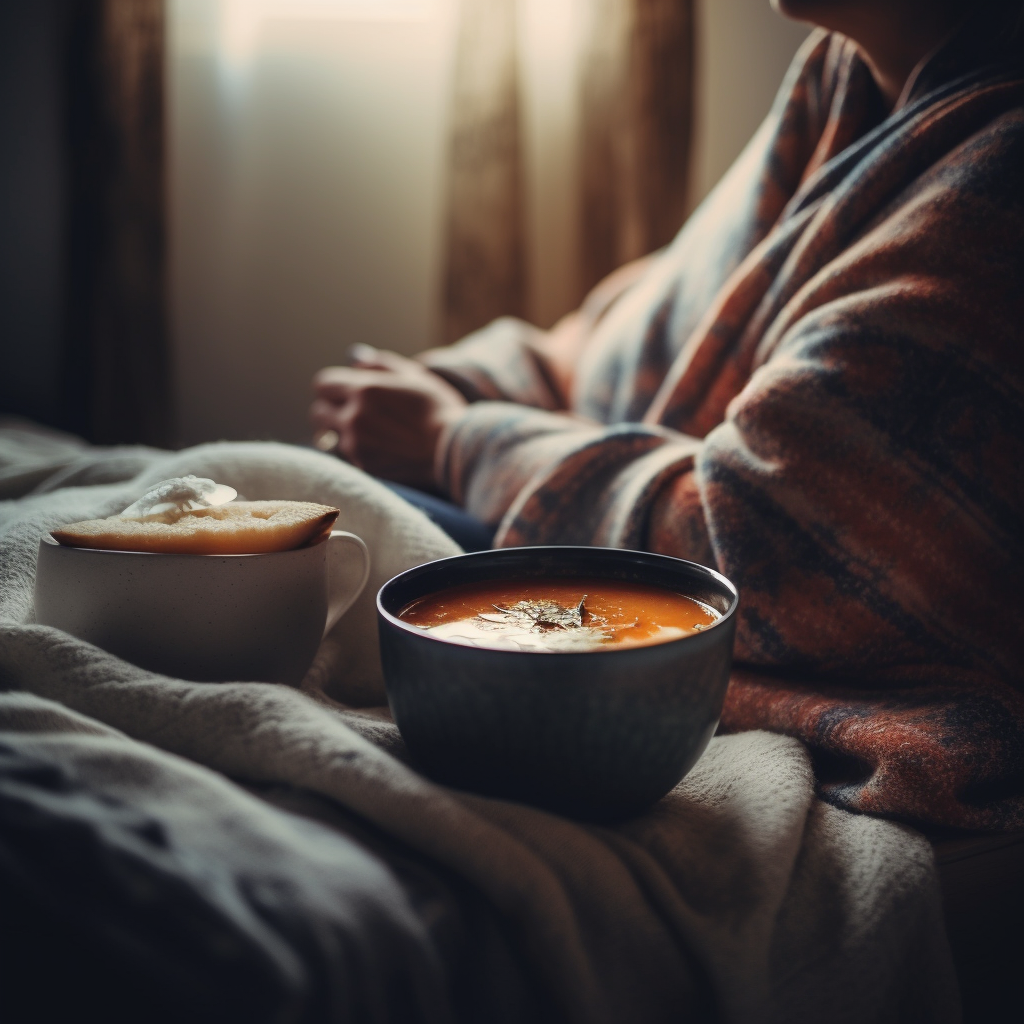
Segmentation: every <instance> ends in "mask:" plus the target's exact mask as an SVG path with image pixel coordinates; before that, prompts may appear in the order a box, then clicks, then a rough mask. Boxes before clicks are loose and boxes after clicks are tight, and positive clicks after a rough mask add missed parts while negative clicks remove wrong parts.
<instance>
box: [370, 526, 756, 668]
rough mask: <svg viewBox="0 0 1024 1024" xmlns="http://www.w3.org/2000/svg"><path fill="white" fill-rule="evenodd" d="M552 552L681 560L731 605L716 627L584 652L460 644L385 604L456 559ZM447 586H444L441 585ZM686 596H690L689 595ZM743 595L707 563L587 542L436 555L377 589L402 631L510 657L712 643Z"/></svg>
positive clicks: (618, 653)
mask: <svg viewBox="0 0 1024 1024" xmlns="http://www.w3.org/2000/svg"><path fill="white" fill-rule="evenodd" d="M551 551H565V552H570V551H572V552H584V551H585V552H593V553H597V554H598V555H599V556H600V555H606V554H612V555H617V556H619V557H623V558H626V557H629V556H633V557H639V558H641V559H652V560H655V561H664V562H667V563H678V564H680V565H685V566H687V568H688V570H689V571H693V570H696V571H697V574H698V575H705V576H708V577H710V578H711V579H713V580H714V581H715V582H716V583H717V584H718V585H719V586H720V587H722V589H723V590H724V591H725V592H726V593H727V594H728V595H729V598H730V604H729V608H728V609H727V610H726V611H725V612H723V613H722V615H721V618H720V619H718V621H717V622H715V623H714V624H713V625H712V626H710V627H709V628H707V629H704V630H701V631H700V632H696V633H690V634H688V635H687V636H681V637H677V638H676V639H674V640H665V641H663V642H661V643H658V644H645V645H641V646H640V647H628V648H617V649H612V650H600V649H597V650H580V651H545V650H525V651H512V650H508V649H505V648H500V647H477V646H475V645H468V644H460V643H459V642H458V641H456V640H451V639H448V638H447V637H440V636H434V635H433V634H430V633H427V632H425V631H424V630H422V629H420V628H419V627H417V626H414V625H412V624H411V623H409V622H406V621H405V620H404V619H402V618H399V617H398V616H397V615H394V614H392V613H391V612H389V611H388V610H387V609H386V608H385V607H384V596H385V594H384V592H385V591H386V590H388V588H390V587H391V586H392V584H396V585H397V584H399V583H400V582H401V581H404V580H406V579H408V578H410V577H415V576H418V575H421V574H422V575H425V574H426V573H428V572H430V571H432V570H434V569H435V568H436V567H439V566H442V565H449V564H452V563H455V562H461V561H466V560H470V559H479V558H481V557H483V556H487V555H492V556H493V555H498V557H501V552H509V553H511V552H516V553H519V554H524V553H526V554H528V553H531V552H538V553H539V552H551ZM440 589H444V588H440ZM683 596H686V595H685V594H684V595H683ZM739 604H740V595H739V588H738V587H737V586H736V584H735V583H733V582H732V580H730V579H729V578H728V577H727V576H723V575H722V574H721V573H720V572H718V570H717V569H711V568H709V567H708V566H706V565H701V564H700V563H699V562H691V561H689V560H688V559H685V558H676V557H674V556H673V555H662V554H659V553H657V552H654V551H636V550H633V549H632V548H609V547H597V546H589V545H584V544H534V545H529V546H524V547H514V548H490V549H488V550H486V551H467V552H464V553H463V554H461V555H449V556H448V557H447V558H436V559H433V560H432V561H430V562H424V563H422V564H421V565H414V566H412V567H411V568H409V569H406V570H404V571H403V572H400V573H398V574H397V575H395V576H392V577H391V579H389V580H388V581H387V582H386V583H384V585H383V586H382V587H381V588H380V589H379V590H378V591H377V599H376V605H377V614H378V615H379V616H381V618H383V619H384V620H385V621H386V622H387V623H388V624H389V625H392V626H395V627H397V628H399V629H400V630H402V632H404V633H408V634H410V635H411V636H416V637H420V638H422V639H424V640H430V641H433V642H434V643H439V644H445V645H446V646H448V647H457V648H462V649H465V650H475V651H486V652H487V654H490V655H497V656H501V655H508V656H510V657H513V658H515V657H522V656H523V655H528V656H530V657H557V658H565V657H572V656H583V657H590V656H591V655H603V656H604V657H605V658H614V657H619V658H628V657H630V656H631V655H633V654H634V653H635V652H636V651H638V650H646V649H648V648H650V647H673V646H675V645H676V644H684V643H690V645H691V646H694V645H695V644H696V643H701V642H704V643H708V642H710V641H708V639H707V638H709V637H713V636H715V634H716V632H718V627H719V626H724V625H726V623H728V622H729V621H730V620H731V619H733V618H734V617H735V616H736V610H737V609H738V608H739Z"/></svg>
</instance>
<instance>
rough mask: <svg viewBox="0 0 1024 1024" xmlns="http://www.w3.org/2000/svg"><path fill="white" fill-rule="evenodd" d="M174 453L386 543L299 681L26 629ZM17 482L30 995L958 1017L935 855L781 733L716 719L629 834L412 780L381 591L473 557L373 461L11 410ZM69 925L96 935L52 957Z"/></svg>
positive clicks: (3, 580)
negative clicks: (59, 568) (386, 670)
mask: <svg viewBox="0 0 1024 1024" xmlns="http://www.w3.org/2000/svg"><path fill="white" fill-rule="evenodd" d="M185 473H195V474H197V475H199V476H204V477H212V478H214V479H216V480H218V481H220V482H223V483H227V484H230V485H231V486H232V487H235V488H236V489H237V490H238V491H239V492H240V493H241V494H243V495H244V496H245V497H246V498H248V499H251V500H259V499H270V498H287V499H296V500H309V501H317V502H322V503H325V504H331V505H335V506H337V507H339V508H340V509H341V510H342V513H341V518H340V520H339V525H340V526H341V527H343V528H345V529H348V530H351V531H353V532H355V533H357V534H359V535H360V536H362V537H363V538H364V539H365V540H366V542H367V544H368V545H369V547H370V550H371V553H372V558H373V568H372V572H371V578H370V583H369V585H368V587H367V590H366V592H365V593H364V594H363V596H362V597H361V598H360V600H359V601H358V602H357V604H356V605H355V606H354V607H353V608H352V610H351V611H350V612H349V613H348V614H347V615H346V616H345V617H344V618H343V619H342V621H341V622H340V623H339V624H338V626H337V627H336V628H335V629H334V630H333V632H332V633H331V634H330V635H329V636H328V637H327V638H326V639H325V640H324V642H323V644H322V646H321V649H320V651H319V653H318V655H317V660H316V662H315V663H314V665H313V667H312V669H311V670H310V672H309V673H308V675H307V677H306V679H305V680H304V682H303V684H302V686H301V687H300V688H297V689H292V688H288V687H284V686H277V685H270V684H258V683H249V682H245V681H244V680H242V681H238V680H228V681H225V682H223V683H217V684H202V683H191V682H185V681H183V680H179V679H171V678H167V677H164V676H159V675H155V674H153V673H150V672H146V671H143V670H141V669H139V668H137V667H136V666H133V665H131V664H128V663H127V662H124V661H122V660H120V659H118V658H116V657H114V656H112V655H109V654H107V653H105V652H104V651H102V650H99V649H97V648H95V647H92V646H90V645H89V644H86V643H83V642H81V641H79V640H76V639H74V638H73V637H70V636H68V635H66V634H64V633H61V632H60V631H58V630H55V629H52V628H49V627H45V626H40V625H35V624H33V604H32V602H33V596H32V594H33V578H34V571H35V558H36V548H37V545H38V542H39V539H40V537H42V536H44V535H45V534H46V533H47V532H48V531H49V530H51V529H53V528H54V527H56V526H58V525H61V524H66V523H69V522H73V521H75V520H80V519H86V518H93V517H97V516H103V515H110V514H113V513H115V512H118V511H120V510H121V509H123V508H124V507H126V506H127V505H128V504H129V503H130V502H131V501H133V500H134V499H136V498H137V497H139V496H140V495H141V494H142V493H143V492H144V491H145V489H146V488H147V486H148V485H150V484H152V483H153V482H155V481H158V480H161V479H163V478H166V477H171V476H178V475H183V474H185ZM0 499H4V500H2V501H0V907H6V908H7V912H8V913H9V914H13V915H14V916H13V917H11V916H9V917H8V918H7V923H6V924H5V929H6V931H7V933H8V935H10V933H11V931H12V928H14V926H13V925H12V924H11V922H13V921H16V922H18V924H17V930H18V940H17V942H9V943H8V945H9V946H10V951H8V950H7V946H5V947H4V950H3V951H2V952H3V955H2V956H0V964H4V965H6V966H0V986H2V987H4V989H5V990H8V991H11V989H9V988H8V986H9V985H13V986H14V987H15V988H18V989H19V990H20V991H22V992H23V994H25V993H27V994H28V995H29V996H34V998H37V999H39V1000H41V1003H40V1005H43V1004H45V1003H46V1000H47V999H51V996H52V991H53V990H54V985H53V982H54V980H55V979H60V977H61V974H62V971H64V972H72V973H71V974H68V977H72V976H73V972H74V970H78V971H79V975H80V977H79V976H77V975H75V976H74V978H75V979H76V980H75V984H76V985H78V986H79V988H77V989H76V997H77V998H80V999H85V1000H86V1001H88V999H91V998H95V999H97V1000H99V999H101V995H102V993H101V994H97V993H98V992H99V986H98V984H95V985H94V984H93V982H94V981H95V979H96V978H99V977H104V976H105V975H104V972H105V971H106V972H112V973H111V976H112V977H113V976H117V977H119V978H120V979H121V980H120V982H119V983H118V985H117V986H115V988H116V990H117V991H123V992H124V993H127V994H128V996H131V998H132V999H133V1000H136V1001H135V1002H134V1003H133V1012H134V1013H135V1014H136V1016H135V1019H138V1020H141V1019H146V1020H162V1019H168V1020H173V1019H179V1020H180V1019H189V1020H206V1019H207V1017H209V1019H211V1020H212V1019H214V1018H215V1017H216V1018H217V1019H219V1020H220V1021H224V1020H245V1021H248V1022H254V1021H264V1020H265V1021H310V1022H313V1021H382V1022H384V1021H387V1022H392V1021H393V1022H396V1024H398V1022H402V1024H405V1022H408V1021H420V1020H422V1021H437V1022H447V1021H461V1020H487V1021H506V1020H507V1021H518V1020H523V1021H526V1020H551V1021H571V1022H578V1024H601V1022H608V1024H611V1022H635V1024H646V1022H651V1024H654V1022H663V1021H665V1022H667V1021H678V1020H700V1021H703V1020H721V1021H726V1022H762V1021H763V1022H770V1021H780V1022H781V1021H786V1022H803V1021H806V1022H808V1024H810V1022H818V1021H822V1020H829V1021H832V1022H834V1024H837V1022H846V1021H849V1022H860V1021H873V1022H874V1021H900V1020H922V1021H940V1022H944V1021H955V1020H958V1019H959V1008H958V1006H959V1004H958V995H957V990H956V983H955V978H954V974H953V969H952V965H951V961H950V957H949V951H948V947H947V942H946V938H945V932H944V929H943V923H942V912H941V905H940V898H939V892H938V885H937V880H936V873H935V867H934V862H933V856H932V852H931V848H930V845H929V844H928V842H927V841H926V840H925V839H924V838H923V837H922V836H920V835H918V834H917V833H915V832H914V831H913V830H912V829H910V828H908V827H905V826H902V825H900V824H897V823H894V822H891V821H883V820H879V819H876V818H871V817H867V816H858V815H853V814H850V813H847V812H845V811H842V810H839V809H837V808H835V807H832V806H829V805H826V804H824V803H822V802H821V801H820V800H818V799H817V798H816V797H815V795H814V780H813V772H812V769H811V765H810V762H809V758H808V754H807V752H806V750H805V749H804V748H803V747H802V746H801V745H800V744H799V743H798V742H797V741H795V740H793V739H790V738H786V737H782V736H777V735H771V734H768V733H764V732H750V733H743V734H739V735H732V736H720V737H717V738H716V739H715V740H713V741H712V743H711V745H710V747H709V748H708V750H707V752H706V753H705V754H704V756H703V757H702V758H701V760H700V761H699V762H698V764H697V766H696V767H695V768H694V769H693V770H692V771H691V772H690V774H689V775H688V776H687V777H686V779H684V780H683V782H682V783H681V784H680V785H679V786H678V787H677V788H676V789H675V790H674V791H673V792H672V793H670V794H669V795H668V796H666V797H665V798H664V799H663V800H662V801H660V802H659V803H658V804H657V805H656V806H655V807H654V808H652V809H651V810H650V811H649V812H647V813H645V814H644V815H642V816H640V817H638V818H635V819H633V820H630V821H627V822H625V823H622V824H620V825H618V826H615V827H604V826H596V825H590V824H580V823H578V822H574V821H570V820H567V819H564V818H560V817H557V816H554V815H552V814H550V813H546V812H544V811H540V810H536V809H533V808H531V807H526V806H521V805H517V804H512V803H506V802H502V801H498V800H491V799H486V798H483V797H480V796H476V795H472V794H468V793H462V792H457V791H453V790H451V789H446V788H444V787H442V786H439V785H437V784H435V783H433V782H431V781H430V780H429V779H427V778H425V777H424V776H422V775H421V774H419V773H418V772H417V770H416V766H415V764H414V763H412V762H411V761H410V759H409V757H408V756H407V754H406V752H405V750H404V747H403V745H402V742H401V738H400V736H399V735H398V733H397V730H396V729H395V727H394V725H393V723H392V722H391V719H390V716H389V714H388V712H387V708H386V697H385V694H384V689H383V681H382V678H381V672H380V661H379V654H378V650H377V641H376V628H375V624H374V606H373V599H374V595H375V592H376V590H377V588H378V587H379V586H380V585H381V584H382V583H383V582H384V581H385V580H386V579H387V578H389V577H390V576H391V575H393V574H394V573H397V572H399V571H401V570H403V569H405V568H408V567H410V566H412V565H416V564H419V563H422V562H424V561H427V560H429V559H433V558H439V557H444V556H446V555H450V554H453V553H456V552H457V551H458V549H457V547H456V546H455V545H454V543H453V542H452V541H450V540H449V539H448V538H447V537H446V536H444V535H443V534H442V533H441V532H440V531H439V530H438V529H437V528H436V527H435V526H434V525H433V524H432V523H430V522H429V521H428V520H427V519H426V518H425V517H424V516H423V515H422V514H421V513H419V512H418V511H416V510H414V509H412V508H411V507H410V506H408V505H407V504H406V503H404V502H403V501H402V500H401V499H399V498H397V497H396V496H395V495H394V494H392V493H391V492H390V491H388V490H387V489H386V488H384V487H383V486H381V485H380V484H378V483H377V482H375V481H373V480H371V479H369V478H368V477H366V476H365V475H364V474H362V473H360V472H358V471H357V470H355V469H352V468H351V467H348V466H346V465H344V464H343V463H341V462H339V461H337V460H336V459H334V458H331V457H328V456H325V455H321V454H319V453H316V452H313V451H307V450H304V449H300V448H294V447H288V446H283V445H275V444H214V445H207V446H203V447H199V448H193V449H189V450H186V451H182V452H177V453H168V452H159V451H153V450H149V449H124V448H121V449H95V448H90V447H87V446H84V445H83V444H81V443H80V442H77V441H75V440H73V439H70V438H67V437H64V436H61V435H56V434H50V433H46V432H41V431H39V430H37V429H34V428H31V427H28V426H26V425H19V424H13V423H7V424H6V425H0ZM18 915H20V916H18ZM33 922H43V923H44V924H45V925H46V927H45V934H44V935H43V936H42V937H40V935H36V933H35V932H33V928H36V924H34V923H33ZM37 930H38V929H37ZM37 940H38V941H37ZM54 942H57V943H58V945H57V947H56V948H57V949H60V948H62V947H61V946H60V944H59V943H60V942H66V943H67V944H69V948H73V949H75V950H77V951H78V952H77V953H76V954H75V957H63V956H62V957H61V958H60V960H59V961H57V960H55V959H54V956H53V955H52V950H53V948H54V947H53V943H54ZM47 950H50V951H51V953H48V952H47ZM8 952H9V954H10V955H8ZM43 956H45V957H46V959H45V962H42V963H40V962H39V961H40V959H41V958H42V957H43ZM76 964H77V966H76ZM83 965H84V966H83ZM34 967H35V968H42V975H41V976H42V977H43V978H44V979H46V981H45V982H43V983H40V984H37V983H36V982H35V981H34V980H33V979H34V976H33V974H32V970H33V968H34ZM118 970H120V974H117V973H116V972H117V971H118ZM4 972H6V977H4V976H2V975H3V974H4ZM90 986H92V987H90ZM57 988H59V986H57ZM110 992H111V989H110V988H109V987H108V988H106V989H103V993H105V995H103V998H105V999H107V1002H108V1004H109V1001H110V999H111V996H110ZM56 998H57V997H56V996H52V999H56ZM126 998H127V996H126ZM138 1000H142V1001H143V1002H144V1007H145V1012H141V1013H140V1011H139V1006H140V1004H139V1002H138ZM25 1019H29V1018H28V1017H26V1018H25ZM32 1019H41V1018H32ZM109 1019H116V1013H113V1012H112V1013H111V1016H110V1017H109ZM125 1019H129V1018H128V1017H126V1018H125Z"/></svg>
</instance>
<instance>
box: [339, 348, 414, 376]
mask: <svg viewBox="0 0 1024 1024" xmlns="http://www.w3.org/2000/svg"><path fill="white" fill-rule="evenodd" d="M348 361H349V365H350V366H352V367H357V368H359V369H361V370H391V371H392V372H395V373H401V372H402V371H403V370H405V371H409V370H412V371H414V372H416V371H422V369H423V367H422V364H420V363H418V362H416V360H414V359H409V358H407V357H406V356H400V355H399V354H398V353H397V352H389V351H388V350H387V349H385V348H374V347H373V346H372V345H364V344H363V343H362V342H358V343H357V344H355V345H353V346H352V347H351V348H350V349H349V350H348Z"/></svg>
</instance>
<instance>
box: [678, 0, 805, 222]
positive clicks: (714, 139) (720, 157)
mask: <svg viewBox="0 0 1024 1024" xmlns="http://www.w3.org/2000/svg"><path fill="white" fill-rule="evenodd" d="M697 15H698V23H697V36H698V45H697V110H696V137H695V139H694V142H695V151H694V161H693V179H692V182H691V189H692V193H691V195H692V199H691V206H696V205H697V203H698V202H699V201H700V200H701V199H703V198H704V196H705V195H706V194H707V193H708V191H709V190H710V189H711V188H712V186H714V184H715V182H717V181H718V179H719V178H720V177H721V176H722V174H723V173H724V172H725V171H726V170H727V169H728V167H729V165H730V164H731V163H732V162H733V160H735V159H736V157H737V156H738V155H739V153H740V150H742V149H743V147H744V146H745V145H746V143H747V140H748V139H749V138H750V136H751V135H753V134H754V131H755V129H756V128H757V126H758V125H759V124H760V123H761V121H762V120H763V119H764V116H765V114H767V113H768V108H769V107H770V106H771V103H772V100H773V99H774V98H775V93H776V91H777V90H778V88H779V83H780V82H781V81H782V76H783V75H784V74H785V73H786V68H787V67H788V66H789V62H790V60H791V59H792V57H793V54H794V53H795V52H796V50H797V48H798V47H799V45H800V43H801V42H803V40H804V38H805V37H806V35H807V27H806V26H804V25H798V24H796V23H794V22H791V21H786V20H785V19H783V18H780V17H779V16H778V15H777V14H775V13H774V12H773V11H772V10H771V9H770V7H769V6H768V0H697Z"/></svg>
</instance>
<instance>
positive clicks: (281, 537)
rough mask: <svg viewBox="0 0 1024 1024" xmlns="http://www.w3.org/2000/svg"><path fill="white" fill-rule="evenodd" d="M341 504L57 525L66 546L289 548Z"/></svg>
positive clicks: (263, 504) (223, 550)
mask: <svg viewBox="0 0 1024 1024" xmlns="http://www.w3.org/2000/svg"><path fill="white" fill-rule="evenodd" d="M337 518H338V509H336V508H330V507H329V506H327V505H315V504H313V503H312V502H307V501H235V502H229V503H228V504H226V505H218V506H216V507H213V508H200V509H194V510H192V511H175V512H170V513H167V512H165V513H161V514H159V515H154V516H143V517H141V518H138V519H129V518H125V517H122V516H111V517H110V518H109V519H89V520H86V521H85V522H81V523H71V524H70V525H69V526H65V527H62V528H61V529H59V530H54V531H53V538H54V540H56V541H57V542H58V543H60V544H63V545H65V546H67V547H78V548H102V549H104V550H107V551H150V552H163V553H175V554H189V555H255V554H263V553H266V552H270V551H290V550H292V549H293V548H300V547H303V546H305V545H307V544H310V543H313V542H315V541H317V540H319V539H320V538H321V537H322V536H324V535H325V534H326V533H328V532H329V531H330V529H331V527H332V526H333V525H334V522H335V520H336V519H337Z"/></svg>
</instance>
